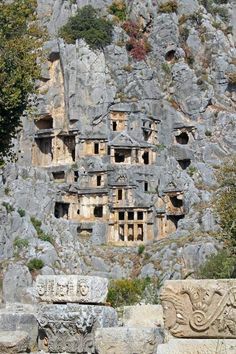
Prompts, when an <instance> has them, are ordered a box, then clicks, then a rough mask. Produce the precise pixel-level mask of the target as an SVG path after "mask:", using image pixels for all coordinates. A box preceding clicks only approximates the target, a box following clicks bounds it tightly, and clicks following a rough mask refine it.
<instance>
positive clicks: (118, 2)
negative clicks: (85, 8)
mask: <svg viewBox="0 0 236 354" xmlns="http://www.w3.org/2000/svg"><path fill="white" fill-rule="evenodd" d="M126 10H127V9H126V4H125V2H124V0H114V1H113V3H112V4H111V6H110V7H109V12H110V13H111V14H112V15H114V16H116V17H117V18H118V19H119V20H120V21H124V20H125V19H126Z"/></svg>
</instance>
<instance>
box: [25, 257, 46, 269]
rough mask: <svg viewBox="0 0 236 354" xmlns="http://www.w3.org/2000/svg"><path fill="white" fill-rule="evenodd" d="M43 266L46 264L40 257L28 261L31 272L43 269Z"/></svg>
mask: <svg viewBox="0 0 236 354" xmlns="http://www.w3.org/2000/svg"><path fill="white" fill-rule="evenodd" d="M43 266H44V262H43V261H42V260H41V259H38V258H33V259H31V260H30V261H29V262H28V263H27V267H28V268H29V271H30V272H32V271H35V270H39V269H42V268H43Z"/></svg>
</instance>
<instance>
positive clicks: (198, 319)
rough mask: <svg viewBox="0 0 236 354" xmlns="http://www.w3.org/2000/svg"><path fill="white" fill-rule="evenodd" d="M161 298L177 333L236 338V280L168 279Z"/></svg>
mask: <svg viewBox="0 0 236 354" xmlns="http://www.w3.org/2000/svg"><path fill="white" fill-rule="evenodd" d="M161 301H162V306H163V310H164V324H165V328H166V329H168V330H169V331H170V333H171V334H172V335H173V336H175V337H186V338H194V337H196V338H236V282H235V280H211V279H210V280H209V279H207V280H172V281H166V282H165V283H164V286H163V289H162V291H161Z"/></svg>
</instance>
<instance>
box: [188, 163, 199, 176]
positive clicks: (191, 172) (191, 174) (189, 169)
mask: <svg viewBox="0 0 236 354" xmlns="http://www.w3.org/2000/svg"><path fill="white" fill-rule="evenodd" d="M187 172H188V175H189V176H190V177H192V176H193V175H194V174H195V173H196V172H197V168H196V167H195V166H189V168H188V171H187Z"/></svg>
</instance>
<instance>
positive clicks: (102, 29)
mask: <svg viewBox="0 0 236 354" xmlns="http://www.w3.org/2000/svg"><path fill="white" fill-rule="evenodd" d="M112 30H113V25H112V23H111V22H110V21H107V20H106V19H103V18H100V17H98V15H97V12H96V10H95V9H94V8H93V7H92V6H91V5H87V6H84V7H83V8H81V9H79V10H78V11H77V13H76V14H75V16H72V17H70V18H69V20H68V22H67V24H66V25H65V26H63V27H62V28H61V30H60V32H59V35H60V36H61V37H62V38H63V39H64V40H65V41H66V42H67V43H75V41H76V39H79V38H83V39H84V40H85V42H86V43H87V44H88V45H89V46H90V48H92V49H102V48H103V47H105V46H107V45H109V44H110V43H111V42H112Z"/></svg>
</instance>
